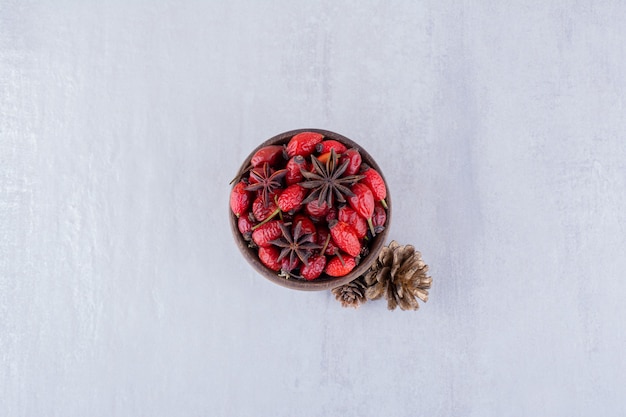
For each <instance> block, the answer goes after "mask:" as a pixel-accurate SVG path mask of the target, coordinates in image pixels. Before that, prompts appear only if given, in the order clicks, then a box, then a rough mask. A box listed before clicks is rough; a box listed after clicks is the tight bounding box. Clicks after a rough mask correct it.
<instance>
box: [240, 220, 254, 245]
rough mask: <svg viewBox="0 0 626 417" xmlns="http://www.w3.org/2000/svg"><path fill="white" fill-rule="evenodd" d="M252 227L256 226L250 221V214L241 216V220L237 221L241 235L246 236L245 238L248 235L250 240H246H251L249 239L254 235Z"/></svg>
mask: <svg viewBox="0 0 626 417" xmlns="http://www.w3.org/2000/svg"><path fill="white" fill-rule="evenodd" d="M252 226H254V223H253V222H252V220H250V216H249V215H248V214H244V215H243V216H239V219H237V228H238V229H239V233H241V234H242V235H244V237H246V235H248V239H246V240H250V239H249V238H250V237H251V236H250V235H251V234H252Z"/></svg>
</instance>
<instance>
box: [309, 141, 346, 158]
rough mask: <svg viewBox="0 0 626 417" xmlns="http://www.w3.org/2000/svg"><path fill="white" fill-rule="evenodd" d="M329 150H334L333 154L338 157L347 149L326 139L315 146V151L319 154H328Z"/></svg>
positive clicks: (336, 142)
mask: <svg viewBox="0 0 626 417" xmlns="http://www.w3.org/2000/svg"><path fill="white" fill-rule="evenodd" d="M331 149H334V150H335V153H336V154H337V155H339V154H342V153H344V152H345V151H346V149H347V148H346V145H344V144H343V143H341V142H339V141H336V140H333V139H327V140H324V141H321V142H320V143H318V144H317V145H315V151H316V152H317V153H319V154H323V153H326V152H330V150H331Z"/></svg>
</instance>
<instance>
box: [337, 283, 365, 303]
mask: <svg viewBox="0 0 626 417" xmlns="http://www.w3.org/2000/svg"><path fill="white" fill-rule="evenodd" d="M331 291H332V293H333V294H334V295H335V298H336V299H337V301H341V306H342V307H352V308H359V306H360V305H361V304H363V303H364V302H365V301H366V299H365V284H364V283H363V280H362V279H361V278H357V279H355V280H354V281H351V282H349V283H347V284H345V285H342V286H340V287H337V288H333V289H332V290H331Z"/></svg>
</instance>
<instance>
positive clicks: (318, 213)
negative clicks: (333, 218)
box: [304, 198, 330, 219]
mask: <svg viewBox="0 0 626 417" xmlns="http://www.w3.org/2000/svg"><path fill="white" fill-rule="evenodd" d="M304 210H305V211H306V213H307V214H308V215H309V216H311V217H315V218H318V219H321V218H322V217H324V216H326V215H327V214H328V212H329V210H330V207H328V203H327V202H326V200H322V204H321V205H320V204H319V203H318V199H317V198H316V199H315V200H312V201H309V202H308V203H306V205H305V206H304Z"/></svg>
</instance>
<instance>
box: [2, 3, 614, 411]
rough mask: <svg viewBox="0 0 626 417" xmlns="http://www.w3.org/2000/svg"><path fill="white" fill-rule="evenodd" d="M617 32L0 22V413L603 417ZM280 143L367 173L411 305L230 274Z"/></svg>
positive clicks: (442, 7) (335, 22)
mask: <svg viewBox="0 0 626 417" xmlns="http://www.w3.org/2000/svg"><path fill="white" fill-rule="evenodd" d="M445 3H447V4H445ZM625 21H626V6H625V5H624V3H623V2H620V1H595V2H568V1H543V2H541V1H528V2H517V3H515V4H512V3H510V2H501V1H478V2H441V1H438V0H433V1H424V2H413V1H379V2H373V1H369V2H362V1H348V2H344V1H339V2H337V1H324V2H317V3H309V2H306V3H305V2H298V1H292V0H289V1H287V0H286V1H280V2H279V1H276V2H271V3H270V2H253V1H249V2H245V1H231V2H225V1H224V2H222V1H206V2H200V1H198V2H195V1H169V2H166V1H158V2H156V1H132V2H127V1H121V0H120V1H111V2H100V1H93V2H92V1H86V2H79V1H49V2H32V1H6V0H5V1H2V2H0V187H1V188H0V192H1V194H0V416H37V417H40V416H62V417H71V416H201V415H207V416H208V415H210V416H276V417H280V416H338V415H341V416H345V417H350V416H353V417H356V416H359V417H360V416H387V415H388V416H413V415H418V414H420V415H425V416H530V415H542V416H567V417H572V416H592V415H593V416H623V415H624V414H625V413H626V400H625V399H624V398H625V394H626V376H625V375H626V354H625V351H626V330H625V326H624V317H625V316H626V303H625V302H624V298H625V297H626V272H625V271H626V216H625V211H626V107H625V104H624V97H625V95H626V46H625V45H626V25H625V24H624V22H625ZM300 127H320V128H327V129H330V130H334V131H337V132H339V133H342V134H344V135H346V136H349V137H352V138H353V139H355V140H356V141H358V142H360V143H361V144H362V145H363V146H364V147H365V148H366V149H367V150H368V151H369V152H370V153H371V154H372V155H374V157H375V158H377V160H378V162H379V164H380V165H381V167H382V168H383V170H384V172H385V174H386V176H387V179H388V182H389V185H390V188H391V192H392V193H393V196H394V203H395V207H394V208H395V210H394V220H395V221H394V224H393V225H392V231H391V234H390V236H391V237H392V238H394V239H396V240H398V241H400V242H401V243H413V244H414V245H415V246H417V248H418V249H420V250H421V251H422V253H423V256H424V258H425V260H426V261H427V263H429V264H430V265H431V273H432V276H433V278H434V286H433V289H432V292H431V299H430V301H429V302H428V303H427V304H425V305H422V308H421V309H420V310H419V311H418V312H416V313H408V312H400V311H395V312H388V311H387V310H386V305H385V303H384V302H382V301H379V302H375V303H369V304H367V305H365V306H363V307H362V308H361V309H360V310H357V311H353V310H345V309H342V308H341V307H340V305H339V304H338V303H337V302H335V300H334V299H333V298H332V296H331V295H330V293H327V292H322V293H300V292H294V291H289V290H286V289H283V288H281V287H278V286H275V285H273V284H271V283H269V282H268V281H265V280H264V279H262V278H260V277H259V276H257V275H255V273H254V272H253V271H252V269H251V268H250V267H249V266H248V265H247V264H246V263H244V262H243V258H242V257H241V255H240V254H239V253H238V251H237V248H236V246H235V245H234V243H233V241H232V238H231V236H230V231H229V227H228V223H227V205H228V202H227V201H228V200H227V198H228V191H229V186H228V182H229V180H230V179H231V178H232V176H233V175H234V174H235V171H236V170H237V168H238V167H239V164H240V163H241V160H242V159H243V158H244V157H245V156H246V155H247V154H248V152H249V151H250V150H251V149H252V148H254V147H255V146H256V145H257V144H258V143H259V142H260V141H262V140H264V139H266V138H268V137H270V136H273V135H274V134H277V133H280V132H283V131H285V130H290V129H294V128H300Z"/></svg>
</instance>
